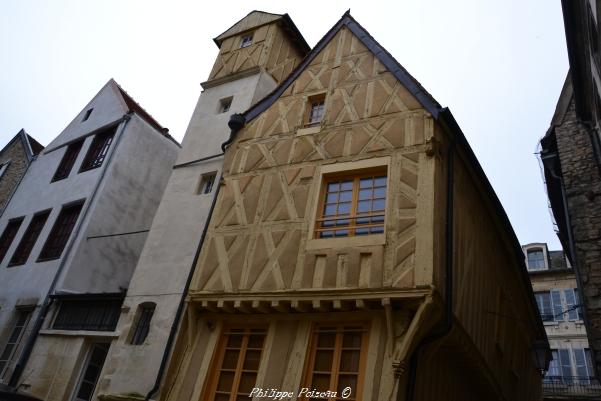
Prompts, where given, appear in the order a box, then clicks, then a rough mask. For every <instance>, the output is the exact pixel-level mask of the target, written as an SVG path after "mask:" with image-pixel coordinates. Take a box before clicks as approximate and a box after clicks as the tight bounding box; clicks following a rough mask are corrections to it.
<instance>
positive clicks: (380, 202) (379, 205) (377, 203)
mask: <svg viewBox="0 0 601 401" xmlns="http://www.w3.org/2000/svg"><path fill="white" fill-rule="evenodd" d="M372 210H377V211H379V210H384V199H377V200H374V201H373V206H372Z"/></svg>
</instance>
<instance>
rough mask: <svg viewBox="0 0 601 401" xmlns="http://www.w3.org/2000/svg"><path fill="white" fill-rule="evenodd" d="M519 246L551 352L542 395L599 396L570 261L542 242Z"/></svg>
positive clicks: (555, 397) (600, 395) (559, 397)
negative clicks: (551, 356) (524, 258)
mask: <svg viewBox="0 0 601 401" xmlns="http://www.w3.org/2000/svg"><path fill="white" fill-rule="evenodd" d="M522 249H523V250H524V256H525V257H526V265H527V267H528V272H529V273H530V281H531V282H532V289H533V290H534V297H535V298H536V302H537V304H538V308H539V312H540V314H541V317H542V319H543V322H544V325H545V330H546V331H547V337H548V338H549V344H550V346H551V351H552V355H553V360H552V361H551V363H550V365H549V370H548V371H547V373H546V375H545V379H544V382H543V395H544V398H545V399H548V400H552V399H566V397H567V398H568V399H571V400H577V399H580V398H586V397H592V396H596V397H601V386H599V381H598V380H597V379H596V378H595V377H594V376H595V375H594V368H593V361H592V357H591V351H590V348H589V345H588V340H587V335H586V334H587V333H586V328H585V326H584V321H583V319H582V317H583V316H582V309H581V307H580V294H579V291H578V286H577V285H576V276H575V275H574V271H573V270H572V268H571V266H570V262H569V261H568V259H567V258H566V256H565V255H564V252H563V251H549V249H548V248H547V244H544V243H532V244H527V245H524V246H522Z"/></svg>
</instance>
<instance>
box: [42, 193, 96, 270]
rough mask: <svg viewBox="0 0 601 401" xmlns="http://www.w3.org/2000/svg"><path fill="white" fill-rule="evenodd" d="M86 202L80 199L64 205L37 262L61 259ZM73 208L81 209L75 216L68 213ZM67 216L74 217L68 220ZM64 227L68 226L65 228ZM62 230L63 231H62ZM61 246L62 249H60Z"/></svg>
mask: <svg viewBox="0 0 601 401" xmlns="http://www.w3.org/2000/svg"><path fill="white" fill-rule="evenodd" d="M84 202H85V201H79V202H75V203H71V204H68V205H65V206H63V208H62V209H61V211H60V213H59V215H58V217H57V218H56V220H55V221H54V224H53V225H52V230H50V234H48V237H47V238H46V242H45V243H44V247H43V248H42V251H41V252H40V255H39V256H38V260H37V262H44V261H47V260H54V259H59V258H60V257H61V256H62V254H63V251H64V250H65V247H66V246H67V243H68V242H69V239H70V238H71V234H73V230H74V229H75V226H76V225H77V221H78V220H79V216H80V215H81V211H82V210H83V205H84ZM73 209H79V210H78V211H77V213H76V214H75V217H74V218H73V217H72V216H69V215H67V213H69V212H70V211H71V210H73ZM65 216H67V217H65ZM67 218H72V221H69V220H67ZM69 226H70V227H69ZM64 227H68V228H67V229H64ZM61 230H62V231H63V232H61ZM59 236H60V239H61V240H60V241H59V240H58V239H57V238H58V237H59ZM52 248H55V249H52ZM59 248H60V250H58V249H59Z"/></svg>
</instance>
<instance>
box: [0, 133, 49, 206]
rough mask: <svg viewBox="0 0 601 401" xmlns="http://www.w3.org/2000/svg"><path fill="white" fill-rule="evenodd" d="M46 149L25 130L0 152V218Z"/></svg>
mask: <svg viewBox="0 0 601 401" xmlns="http://www.w3.org/2000/svg"><path fill="white" fill-rule="evenodd" d="M42 149H44V147H43V146H42V145H40V144H39V143H38V141H36V140H35V139H33V138H32V137H30V136H29V135H27V133H26V132H25V130H23V129H22V130H21V131H19V133H18V134H17V135H15V136H14V137H13V139H11V140H10V141H9V142H8V143H7V144H6V146H4V148H2V150H0V216H2V213H3V212H4V208H5V207H6V205H7V204H8V202H9V200H10V198H11V196H12V195H13V193H14V192H15V190H16V189H17V186H18V185H19V182H21V179H22V178H23V175H25V172H26V171H27V168H28V167H29V165H30V164H31V162H32V161H33V159H34V158H35V156H36V155H37V154H38V153H40V151H41V150H42Z"/></svg>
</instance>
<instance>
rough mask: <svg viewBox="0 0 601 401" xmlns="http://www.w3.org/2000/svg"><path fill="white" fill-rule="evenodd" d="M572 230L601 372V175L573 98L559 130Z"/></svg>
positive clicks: (587, 133) (594, 347)
mask: <svg viewBox="0 0 601 401" xmlns="http://www.w3.org/2000/svg"><path fill="white" fill-rule="evenodd" d="M555 132H556V137H557V148H558V149H559V157H560V161H561V169H562V175H563V181H564V186H565V189H566V197H567V204H568V210H569V215H570V223H571V230H572V234H573V237H574V238H573V241H574V253H575V258H576V260H575V266H574V267H575V268H576V269H577V271H578V274H579V276H580V280H581V283H580V284H581V285H582V289H581V291H582V294H583V300H584V303H585V305H586V309H587V316H588V320H589V324H588V326H589V327H588V329H589V336H590V338H589V340H590V341H589V342H590V345H591V348H593V350H594V351H595V359H596V361H595V362H596V365H597V372H599V371H601V291H600V289H599V287H598V283H600V282H601V175H600V174H599V167H598V166H597V164H596V162H595V157H594V154H593V144H592V142H591V136H590V134H589V130H588V129H587V127H585V126H584V125H583V124H582V123H581V122H580V120H579V119H578V117H577V116H576V109H575V105H574V100H573V99H572V101H571V104H570V107H569V109H568V112H567V113H566V115H565V117H564V119H563V122H562V124H561V125H560V126H559V127H557V128H556V131H555Z"/></svg>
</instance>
